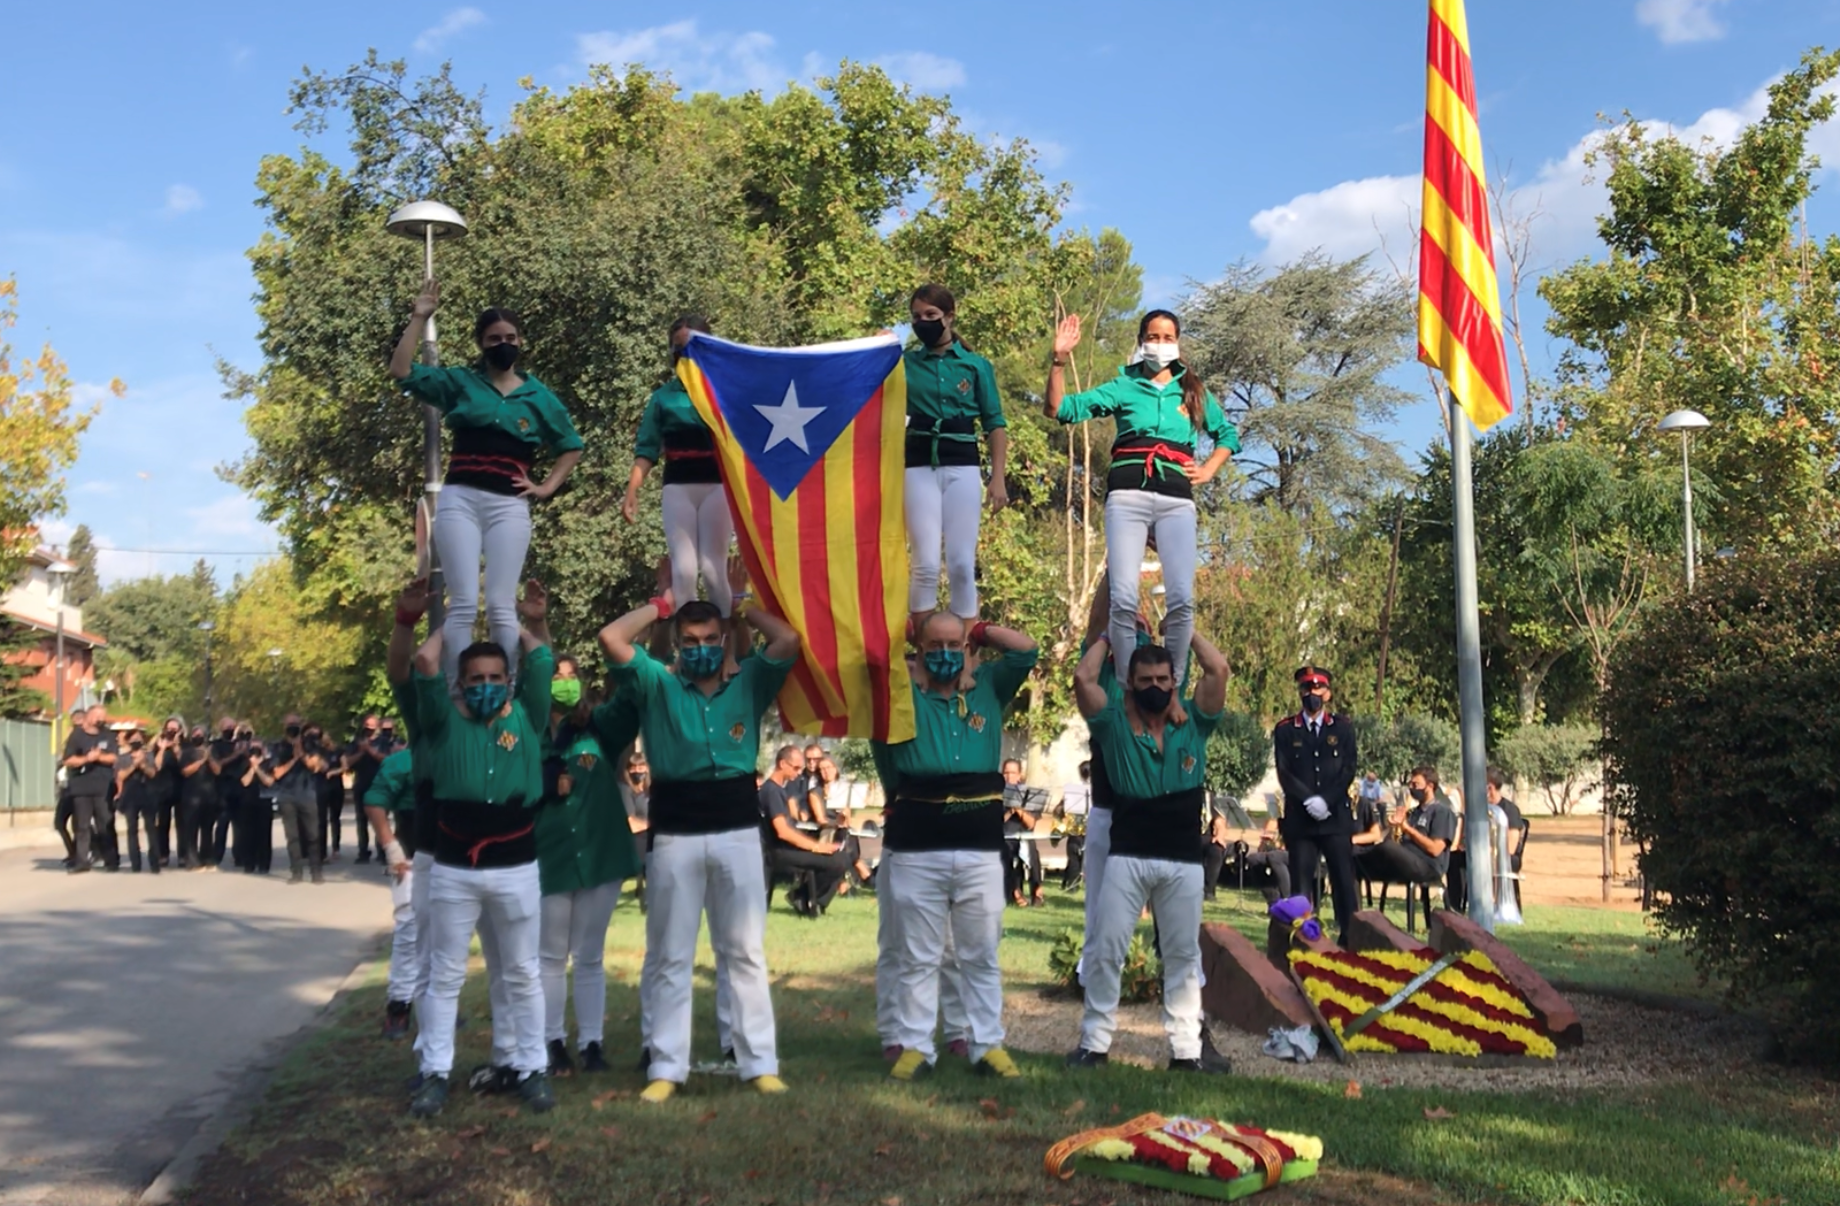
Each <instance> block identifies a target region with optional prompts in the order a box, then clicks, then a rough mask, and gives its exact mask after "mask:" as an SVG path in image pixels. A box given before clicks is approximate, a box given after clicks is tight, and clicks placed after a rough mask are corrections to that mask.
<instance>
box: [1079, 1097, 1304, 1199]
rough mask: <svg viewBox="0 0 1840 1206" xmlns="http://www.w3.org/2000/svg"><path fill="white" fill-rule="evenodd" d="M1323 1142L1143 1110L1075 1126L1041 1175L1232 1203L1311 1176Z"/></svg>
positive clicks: (1280, 1132) (1300, 1136) (1299, 1136)
mask: <svg viewBox="0 0 1840 1206" xmlns="http://www.w3.org/2000/svg"><path fill="white" fill-rule="evenodd" d="M1320 1159H1322V1140H1320V1139H1318V1138H1316V1137H1315V1136H1313V1135H1292V1134H1287V1133H1285V1132H1283V1131H1263V1130H1260V1129H1259V1128H1257V1127H1252V1126H1234V1125H1232V1124H1231V1123H1227V1122H1216V1121H1214V1120H1212V1119H1207V1118H1165V1117H1163V1116H1162V1115H1161V1114H1143V1115H1140V1116H1139V1117H1136V1118H1133V1119H1131V1121H1129V1122H1127V1123H1125V1124H1124V1125H1123V1126H1112V1127H1103V1128H1100V1129H1098V1130H1092V1131H1082V1132H1081V1133H1080V1134H1078V1135H1073V1136H1071V1137H1069V1138H1066V1139H1063V1140H1061V1141H1060V1142H1059V1143H1057V1144H1055V1145H1054V1146H1053V1147H1051V1148H1049V1149H1048V1155H1047V1159H1046V1160H1045V1161H1044V1162H1043V1164H1044V1166H1045V1167H1046V1169H1047V1172H1048V1175H1049V1176H1051V1177H1057V1178H1059V1179H1061V1180H1066V1179H1068V1178H1070V1177H1072V1176H1073V1174H1074V1173H1076V1172H1080V1173H1087V1174H1089V1175H1091V1176H1095V1177H1109V1178H1111V1179H1112V1180H1114V1181H1131V1182H1134V1183H1136V1184H1138V1185H1151V1186H1155V1187H1156V1188H1158V1189H1173V1190H1175V1191H1176V1192H1178V1193H1186V1194H1193V1195H1195V1196H1197V1197H1203V1198H1218V1199H1220V1200H1221V1201H1225V1202H1231V1201H1233V1200H1235V1199H1237V1198H1243V1197H1246V1196H1248V1195H1249V1194H1255V1193H1259V1192H1260V1191H1262V1190H1266V1189H1270V1188H1271V1187H1273V1186H1274V1185H1277V1184H1279V1183H1280V1182H1284V1181H1299V1180H1302V1179H1303V1178H1304V1177H1310V1176H1314V1175H1315V1174H1316V1162H1317V1161H1318V1160H1320Z"/></svg>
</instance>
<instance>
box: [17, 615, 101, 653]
mask: <svg viewBox="0 0 1840 1206" xmlns="http://www.w3.org/2000/svg"><path fill="white" fill-rule="evenodd" d="M0 616H5V617H6V618H7V619H9V620H12V621H13V622H14V623H17V624H24V625H25V626H26V627H27V628H36V629H38V630H39V631H40V632H56V631H57V624H56V623H55V622H52V623H47V622H46V621H44V620H40V619H36V618H34V617H32V616H28V615H25V614H24V613H22V612H17V611H14V610H13V609H12V608H10V607H0ZM64 639H65V640H67V641H75V642H76V643H77V644H79V645H88V646H89V647H90V648H91V649H107V648H108V646H109V643H108V642H107V641H105V640H103V639H102V638H101V637H99V636H97V635H95V634H94V633H90V632H84V631H83V630H82V629H80V628H66V629H64Z"/></svg>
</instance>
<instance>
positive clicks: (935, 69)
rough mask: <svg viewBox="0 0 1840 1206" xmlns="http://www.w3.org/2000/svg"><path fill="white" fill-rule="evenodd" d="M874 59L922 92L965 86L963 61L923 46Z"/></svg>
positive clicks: (893, 74) (890, 72)
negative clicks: (919, 48)
mask: <svg viewBox="0 0 1840 1206" xmlns="http://www.w3.org/2000/svg"><path fill="white" fill-rule="evenodd" d="M875 62H876V63H877V65H879V66H880V67H881V68H882V69H883V70H884V71H886V72H887V73H888V74H889V75H890V76H892V77H893V78H894V79H896V80H899V81H900V82H901V83H904V84H912V85H913V86H914V87H915V88H917V89H919V90H920V91H922V92H943V91H944V90H945V89H947V88H962V87H964V86H965V78H966V77H965V65H964V64H963V63H961V62H959V61H958V60H957V59H948V58H945V57H943V56H941V55H936V54H933V53H931V52H930V51H925V50H904V51H901V52H900V53H899V54H885V55H883V56H882V57H881V58H879V59H876V60H875Z"/></svg>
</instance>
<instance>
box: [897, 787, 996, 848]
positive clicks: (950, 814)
mask: <svg viewBox="0 0 1840 1206" xmlns="http://www.w3.org/2000/svg"><path fill="white" fill-rule="evenodd" d="M882 847H883V849H885V850H897V851H899V850H993V851H1001V850H1002V849H1003V848H1004V847H1003V776H1002V775H1001V774H999V773H998V772H996V771H983V772H973V773H970V774H960V775H937V776H929V777H924V778H921V777H916V778H909V779H903V780H901V786H900V789H899V790H898V791H896V792H895V805H894V810H893V814H892V815H891V816H890V817H889V818H888V820H887V825H886V827H885V828H884V830H883V832H882Z"/></svg>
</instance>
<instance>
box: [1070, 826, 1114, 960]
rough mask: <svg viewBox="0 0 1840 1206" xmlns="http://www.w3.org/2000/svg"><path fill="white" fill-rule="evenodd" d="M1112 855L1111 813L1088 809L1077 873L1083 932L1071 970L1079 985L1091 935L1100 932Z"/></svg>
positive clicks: (1090, 942) (1090, 945)
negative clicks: (1082, 892)
mask: <svg viewBox="0 0 1840 1206" xmlns="http://www.w3.org/2000/svg"><path fill="white" fill-rule="evenodd" d="M1111 853H1112V810H1111V809H1109V808H1091V809H1088V810H1087V812H1086V845H1085V847H1084V851H1083V853H1082V855H1081V858H1082V860H1083V861H1082V862H1081V863H1080V874H1081V875H1082V876H1083V877H1084V878H1085V880H1086V933H1085V935H1084V937H1082V939H1081V940H1080V962H1079V964H1078V965H1077V966H1076V967H1075V969H1074V970H1075V971H1076V972H1077V973H1078V974H1079V976H1080V982H1081V983H1085V981H1086V968H1087V966H1088V964H1087V961H1086V953H1087V952H1088V951H1090V950H1092V944H1093V935H1094V934H1096V933H1098V931H1099V890H1100V889H1101V888H1103V887H1105V860H1106V859H1107V858H1109V857H1110V856H1111Z"/></svg>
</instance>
